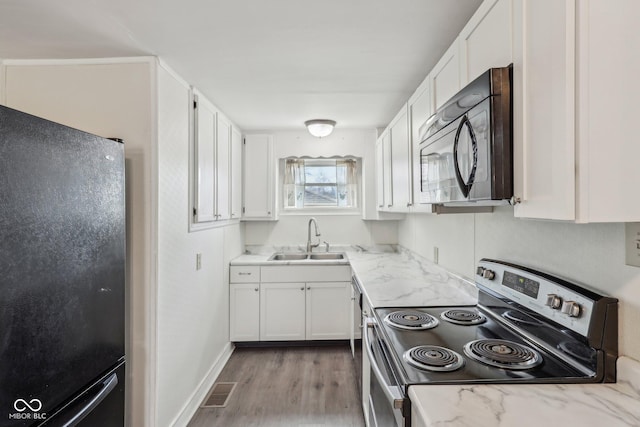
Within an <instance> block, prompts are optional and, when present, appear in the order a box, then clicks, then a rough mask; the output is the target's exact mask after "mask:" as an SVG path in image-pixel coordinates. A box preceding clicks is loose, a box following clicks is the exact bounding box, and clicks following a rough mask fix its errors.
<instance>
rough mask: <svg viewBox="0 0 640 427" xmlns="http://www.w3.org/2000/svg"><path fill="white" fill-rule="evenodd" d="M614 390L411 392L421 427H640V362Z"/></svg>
mask: <svg viewBox="0 0 640 427" xmlns="http://www.w3.org/2000/svg"><path fill="white" fill-rule="evenodd" d="M617 367H618V382H617V383H615V384H545V385H538V384H526V385H523V384H510V385H506V384H500V385H423V386H412V387H410V388H409V397H410V399H411V402H412V425H413V426H417V427H436V426H456V427H471V426H473V427H507V426H509V427H510V426H516V425H517V426H518V427H539V426H561V425H566V426H581V427H591V426H593V427H601V426H607V427H622V426H640V362H637V361H635V360H633V359H630V358H627V357H620V358H619V359H618V365H617Z"/></svg>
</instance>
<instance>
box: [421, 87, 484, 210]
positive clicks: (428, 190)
mask: <svg viewBox="0 0 640 427" xmlns="http://www.w3.org/2000/svg"><path fill="white" fill-rule="evenodd" d="M490 108H491V105H490V99H486V100H484V101H482V102H481V103H480V104H478V105H476V106H475V107H473V108H472V109H470V110H469V111H467V112H466V113H465V114H463V115H462V116H461V117H459V118H458V119H456V120H454V121H452V122H451V123H449V124H448V125H447V126H446V127H444V128H442V129H441V130H439V131H438V132H437V133H435V134H433V135H431V136H429V137H428V138H427V139H425V140H424V141H423V142H422V143H420V203H447V202H464V201H468V200H484V199H491V180H490V176H491V162H490V157H489V154H490V150H489V145H490V129H489V126H490V122H489V118H490Z"/></svg>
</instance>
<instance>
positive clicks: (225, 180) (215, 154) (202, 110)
mask: <svg viewBox="0 0 640 427" xmlns="http://www.w3.org/2000/svg"><path fill="white" fill-rule="evenodd" d="M193 109H194V115H193V124H194V132H193V135H194V141H193V147H194V149H193V165H194V175H195V176H194V177H193V182H194V185H193V194H192V198H193V223H194V224H202V223H207V222H212V221H224V220H228V219H230V218H231V172H232V171H231V150H232V147H231V131H232V128H233V125H232V124H231V122H230V121H229V120H228V119H227V118H226V117H224V115H222V113H221V112H220V111H218V110H217V109H216V107H215V106H214V105H213V104H211V103H210V102H209V101H208V100H207V99H206V98H204V96H202V95H201V94H200V93H198V92H197V91H195V90H194V92H193ZM196 228H198V227H196Z"/></svg>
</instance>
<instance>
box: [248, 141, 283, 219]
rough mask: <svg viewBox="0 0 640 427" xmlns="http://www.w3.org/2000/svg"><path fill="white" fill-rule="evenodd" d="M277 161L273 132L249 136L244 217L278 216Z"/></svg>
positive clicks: (271, 217)
mask: <svg viewBox="0 0 640 427" xmlns="http://www.w3.org/2000/svg"><path fill="white" fill-rule="evenodd" d="M274 162H275V160H274V159H273V138H272V137H271V136H270V135H246V136H245V145H244V168H243V172H244V213H243V216H242V217H243V219H263V220H264V219H274V213H275V205H274V196H273V194H274V186H275V180H274V176H273V171H274V166H275V165H274Z"/></svg>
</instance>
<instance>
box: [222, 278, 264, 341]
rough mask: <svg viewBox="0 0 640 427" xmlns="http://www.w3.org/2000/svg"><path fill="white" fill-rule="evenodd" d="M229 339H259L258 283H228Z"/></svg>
mask: <svg viewBox="0 0 640 427" xmlns="http://www.w3.org/2000/svg"><path fill="white" fill-rule="evenodd" d="M229 305H230V308H229V315H230V319H229V339H230V340H231V341H259V340H260V287H259V284H258V283H232V284H230V285H229Z"/></svg>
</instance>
